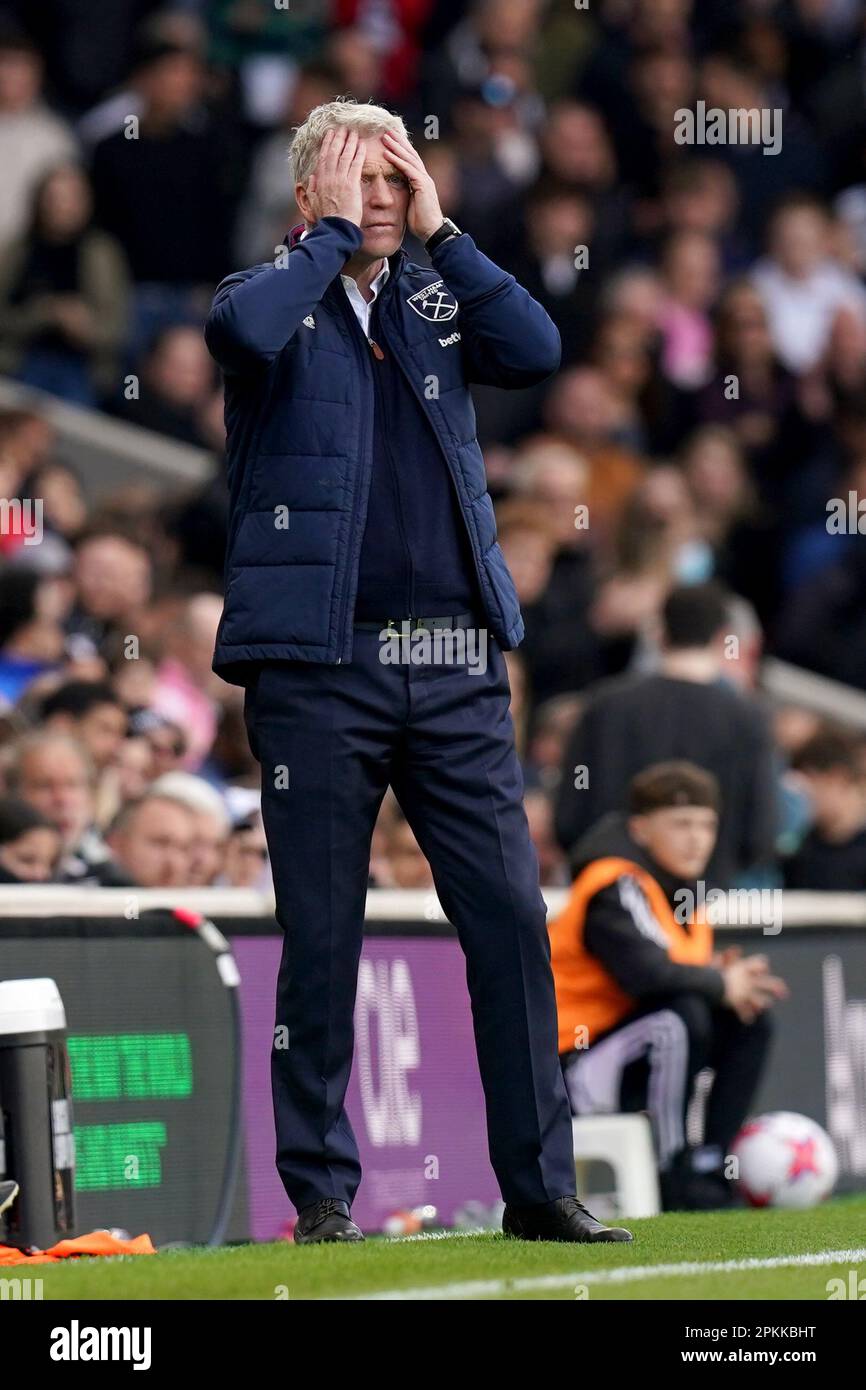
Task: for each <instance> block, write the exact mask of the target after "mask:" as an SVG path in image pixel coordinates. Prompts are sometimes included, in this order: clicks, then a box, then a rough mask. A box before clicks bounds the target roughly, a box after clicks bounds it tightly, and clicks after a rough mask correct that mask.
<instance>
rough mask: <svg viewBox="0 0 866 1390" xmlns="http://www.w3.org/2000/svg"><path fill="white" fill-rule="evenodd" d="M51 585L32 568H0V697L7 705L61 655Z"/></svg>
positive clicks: (48, 669)
mask: <svg viewBox="0 0 866 1390" xmlns="http://www.w3.org/2000/svg"><path fill="white" fill-rule="evenodd" d="M50 587H51V586H50V583H49V582H48V581H45V580H43V579H42V578H41V577H40V576H39V575H38V574H36V573H34V572H33V571H32V570H27V569H23V568H15V569H11V568H9V567H8V566H7V567H6V568H5V569H0V700H5V701H6V702H7V703H9V704H14V703H15V701H16V700H18V698H19V697H20V695H21V694H22V692H23V691H24V690H25V689H26V687H27V686H28V685H29V684H30V682H31V681H33V680H34V679H36V678H37V677H38V676H40V675H42V674H43V673H45V672H46V671H51V670H52V669H54V667H55V666H56V665H57V664H58V663H59V662H60V661H61V660H62V658H63V655H64V635H63V628H62V627H61V625H60V623H59V622H58V620H57V616H56V614H55V612H54V605H53V602H52V601H51V595H50Z"/></svg>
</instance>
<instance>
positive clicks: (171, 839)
mask: <svg viewBox="0 0 866 1390" xmlns="http://www.w3.org/2000/svg"><path fill="white" fill-rule="evenodd" d="M195 833H196V827H195V816H194V815H193V812H192V811H191V810H190V809H189V806H188V805H187V804H186V802H184V801H178V800H177V799H176V798H175V797H174V796H167V795H165V794H157V793H155V792H150V791H148V792H145V794H144V795H143V796H142V797H139V799H138V800H137V801H127V802H126V803H125V804H124V805H123V806H121V808H120V810H119V811H118V813H117V815H116V816H115V818H114V820H113V821H112V822H111V824H110V825H109V827H108V829H107V830H106V835H105V839H106V844H107V845H108V848H109V850H110V851H111V855H112V859H111V861H110V862H109V863H104V864H103V865H102V866H101V869H102V873H101V880H102V882H103V883H104V884H106V885H107V886H109V887H126V886H128V887H136V888H186V887H188V886H189V883H190V872H191V866H192V855H193V844H194V840H195Z"/></svg>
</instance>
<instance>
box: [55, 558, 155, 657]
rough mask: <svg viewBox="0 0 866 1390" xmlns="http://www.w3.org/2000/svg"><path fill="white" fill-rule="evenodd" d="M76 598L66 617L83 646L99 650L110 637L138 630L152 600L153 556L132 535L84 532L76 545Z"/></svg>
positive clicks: (69, 629)
mask: <svg viewBox="0 0 866 1390" xmlns="http://www.w3.org/2000/svg"><path fill="white" fill-rule="evenodd" d="M73 579H74V583H75V600H74V603H73V606H72V610H71V612H70V614H69V616H68V619H67V621H66V631H67V634H68V636H69V639H70V641H74V643H75V646H76V648H77V649H79V650H82V651H83V650H89V651H90V652H91V653H93V652H98V651H100V650H101V649H102V647H103V646H104V644H106V643H107V641H108V639H109V638H110V637H112V636H116V635H118V634H119V635H121V636H125V635H126V634H128V633H133V634H135V633H137V632H139V631H140V624H141V620H142V618H143V615H144V610H145V608H146V606H147V605H148V603H149V602H150V599H151V591H152V580H153V573H152V558H151V555H150V553H149V552H148V550H147V547H146V545H144V544H143V543H142V542H141V541H138V540H134V539H133V538H132V537H131V536H128V535H123V534H120V533H113V532H110V531H106V532H101V531H99V530H96V531H93V532H86V533H85V534H84V535H83V536H81V537H80V538H79V540H78V543H77V545H76V548H75V565H74V571H73Z"/></svg>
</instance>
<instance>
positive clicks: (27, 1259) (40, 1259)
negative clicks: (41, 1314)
mask: <svg viewBox="0 0 866 1390" xmlns="http://www.w3.org/2000/svg"><path fill="white" fill-rule="evenodd" d="M155 1254H156V1250H155V1248H154V1245H153V1241H152V1240H151V1238H150V1236H148V1235H143V1236H134V1237H133V1239H132V1240H118V1239H117V1237H116V1236H112V1235H110V1234H109V1233H108V1231H90V1232H89V1233H88V1234H87V1235H86V1236H75V1237H74V1239H72V1240H59V1241H58V1242H57V1244H56V1245H51V1246H49V1248H48V1249H47V1250H37V1251H36V1253H35V1254H33V1255H28V1254H27V1252H26V1250H16V1248H15V1247H14V1246H13V1245H0V1265H48V1264H55V1263H56V1262H57V1261H58V1260H68V1259H71V1258H72V1257H73V1256H76V1255H155Z"/></svg>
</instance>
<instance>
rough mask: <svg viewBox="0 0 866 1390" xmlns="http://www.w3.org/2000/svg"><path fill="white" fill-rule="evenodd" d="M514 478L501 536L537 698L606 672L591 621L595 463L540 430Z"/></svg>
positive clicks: (518, 453)
mask: <svg viewBox="0 0 866 1390" xmlns="http://www.w3.org/2000/svg"><path fill="white" fill-rule="evenodd" d="M510 478H511V483H512V486H513V490H514V499H513V500H512V501H509V502H507V503H505V504H503V505H502V506H501V507H500V509H499V513H498V515H499V519H500V520H499V524H500V536H501V537H504V539H503V540H502V541H501V543H502V544H503V545H504V547H505V553H506V556H507V558H508V561H509V565H510V566H511V571H512V574H513V575H514V576H516V578H515V582H516V583H517V586H518V593H519V594H520V598H521V604H522V606H523V620H524V624H525V627H526V634H525V637H524V640H523V643H522V651H523V654H524V658H525V660H526V662H527V664H528V666H529V669H530V672H531V680H532V698H533V703H538V702H542V701H544V700H547V699H549V698H550V696H551V695H555V694H559V693H560V692H562V691H566V690H568V691H571V690H579V689H581V687H582V686H584V685H588V684H589V683H590V682H591V681H593V680H595V679H597V677H598V676H600V675H602V674H604V667H603V665H602V664H601V657H600V653H599V644H598V641H597V639H596V637H595V635H594V634H593V633H592V631H591V629H590V627H589V622H588V611H589V607H590V604H591V602H592V596H593V591H594V586H595V565H594V557H593V552H592V548H591V545H590V541H591V539H593V538H594V536H595V533H594V532H593V531H592V513H591V511H588V499H589V495H590V494H589V486H590V470H589V467H588V465H587V461H586V459H585V458H584V456H583V455H582V454H581V453H580V452H579V451H578V450H577V449H575V448H573V447H572V446H571V445H570V444H568V443H566V442H565V441H564V440H562V439H558V438H556V437H555V436H553V435H533V436H531V437H529V438H528V439H526V440H525V441H524V442H523V444H522V445H521V446H520V448H518V449H517V450H515V452H514V455H513V457H512V460H511V465H510ZM534 517H537V518H538V521H537V522H534V521H533V518H534ZM585 523H588V524H585ZM533 538H534V539H533ZM542 542H543V544H542ZM551 545H552V546H553V551H552V555H550V554H549V547H550V546H551ZM533 554H535V561H534V565H533V570H532V571H530V570H529V568H528V565H529V563H530V562H531V561H532V559H533Z"/></svg>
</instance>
